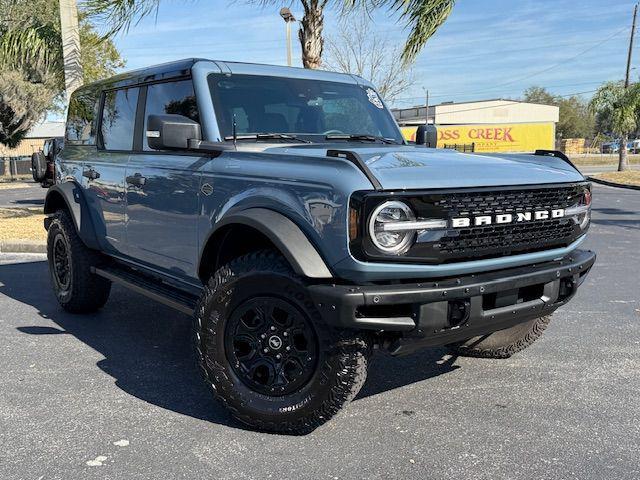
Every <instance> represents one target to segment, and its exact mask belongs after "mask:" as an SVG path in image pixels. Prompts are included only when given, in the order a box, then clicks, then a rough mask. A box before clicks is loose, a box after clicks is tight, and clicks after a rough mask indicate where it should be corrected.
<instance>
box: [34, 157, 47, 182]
mask: <svg viewBox="0 0 640 480" xmlns="http://www.w3.org/2000/svg"><path fill="white" fill-rule="evenodd" d="M31 176H32V177H33V181H34V182H36V183H41V182H43V181H44V179H45V178H46V176H47V159H46V158H45V156H44V154H43V153H42V152H34V153H32V154H31Z"/></svg>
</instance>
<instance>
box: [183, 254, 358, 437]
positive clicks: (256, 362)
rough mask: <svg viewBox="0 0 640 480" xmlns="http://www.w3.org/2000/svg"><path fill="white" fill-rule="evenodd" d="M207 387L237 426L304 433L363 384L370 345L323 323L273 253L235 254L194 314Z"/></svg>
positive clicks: (303, 290) (298, 282) (214, 278)
mask: <svg viewBox="0 0 640 480" xmlns="http://www.w3.org/2000/svg"><path fill="white" fill-rule="evenodd" d="M195 347H196V354H197V358H198V362H199V365H200V368H201V370H202V372H203V374H204V378H205V382H206V383H207V384H208V385H209V386H210V387H211V389H212V391H213V393H214V395H215V396H216V397H217V398H218V399H219V400H220V401H221V402H222V403H223V404H224V405H225V406H226V407H227V408H228V409H229V410H230V412H231V413H232V415H233V416H234V417H235V418H237V419H238V420H240V421H241V422H243V423H245V424H247V425H249V426H251V427H253V428H257V429H260V430H265V431H271V432H280V433H288V434H305V433H308V432H310V431H312V430H314V429H315V428H317V427H318V426H320V425H322V424H323V423H324V422H326V421H327V420H329V419H330V418H331V417H333V416H334V415H335V414H336V413H337V412H338V411H339V410H340V409H341V408H342V407H343V406H345V405H346V404H347V403H348V402H350V401H351V400H352V399H353V398H354V397H355V396H356V394H357V393H358V392H359V390H360V388H361V387H362V385H363V384H364V381H365V379H366V375H367V362H368V359H369V356H370V347H369V342H367V339H366V338H365V337H363V336H362V335H360V334H358V333H357V332H348V331H344V330H336V329H333V328H331V327H329V326H327V325H326V324H324V323H323V322H322V319H321V317H320V314H319V312H318V310H317V309H316V307H315V304H314V302H313V301H312V300H311V298H310V296H309V294H308V292H307V290H306V287H305V285H304V284H303V283H302V281H301V279H300V278H298V277H297V276H296V275H295V274H294V273H293V272H292V271H291V268H290V267H289V265H288V264H287V262H286V261H285V260H284V259H283V258H282V257H281V256H280V255H278V254H277V253H275V252H271V251H262V252H256V253H251V254H248V255H245V256H242V257H239V258H237V259H235V260H233V261H231V262H230V263H229V264H227V265H225V266H223V267H221V268H220V269H219V270H218V271H217V272H216V273H215V274H214V275H213V276H212V278H211V280H210V281H209V283H208V285H207V286H206V288H205V291H204V293H203V295H202V298H201V300H200V303H199V306H198V308H197V310H196V315H195Z"/></svg>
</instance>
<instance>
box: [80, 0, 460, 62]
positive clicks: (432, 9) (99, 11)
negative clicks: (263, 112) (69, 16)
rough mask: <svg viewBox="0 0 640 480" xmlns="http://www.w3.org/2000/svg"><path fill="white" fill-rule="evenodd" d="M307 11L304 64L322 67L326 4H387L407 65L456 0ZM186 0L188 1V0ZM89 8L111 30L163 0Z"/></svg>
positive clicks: (307, 7)
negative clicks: (402, 30) (400, 25)
mask: <svg viewBox="0 0 640 480" xmlns="http://www.w3.org/2000/svg"><path fill="white" fill-rule="evenodd" d="M248 1H249V2H251V3H258V4H262V5H281V4H282V2H281V1H279V0H248ZM299 1H300V6H301V7H302V10H303V11H304V16H303V17H302V20H301V21H300V30H299V31H298V38H299V40H300V46H301V47H302V64H303V65H304V67H305V68H319V67H320V65H321V63H322V52H323V48H324V38H323V35H322V30H323V28H324V12H325V10H326V9H327V8H331V9H336V10H340V11H341V12H342V14H343V16H345V15H348V14H351V13H353V12H354V10H365V11H371V10H373V9H378V8H386V9H388V10H389V11H391V12H394V13H397V14H398V15H399V16H400V20H401V21H403V22H404V23H405V25H406V26H407V28H408V29H409V36H408V37H407V41H406V42H405V45H404V49H403V51H402V61H403V63H404V64H405V65H408V64H409V63H411V62H412V61H413V60H414V59H415V57H416V55H417V54H418V53H419V52H420V50H421V49H422V47H424V45H425V44H426V42H427V40H429V38H431V36H432V35H433V34H434V33H435V31H436V30H437V29H438V27H440V25H442V24H443V23H444V21H445V20H446V19H447V17H448V16H449V14H450V13H451V9H452V8H453V5H454V3H455V0H412V1H408V0H299ZM185 3H187V2H185ZM85 5H86V7H87V11H88V12H89V13H90V14H91V15H96V16H98V17H99V18H101V19H102V20H103V21H104V22H106V23H107V24H109V25H110V32H116V31H120V30H123V29H127V28H129V26H130V25H131V24H132V22H137V21H139V20H140V19H141V18H142V17H145V16H147V15H150V14H153V13H154V12H156V11H157V9H158V6H159V5H160V0H86V3H85Z"/></svg>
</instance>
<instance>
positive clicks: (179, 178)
mask: <svg viewBox="0 0 640 480" xmlns="http://www.w3.org/2000/svg"><path fill="white" fill-rule="evenodd" d="M201 164H202V162H201V160H200V159H199V158H198V157H193V156H187V155H175V154H170V153H168V154H156V153H149V154H145V153H135V154H132V155H131V157H130V161H129V165H128V167H127V172H126V179H127V180H126V182H127V184H126V203H127V212H126V219H127V220H126V229H127V243H128V247H129V252H128V253H129V256H130V257H131V258H133V259H135V260H137V261H140V262H143V263H146V264H149V265H152V266H153V267H154V268H158V269H161V270H165V271H167V272H168V273H171V274H172V275H174V276H178V277H182V278H185V279H193V278H197V274H196V270H197V265H196V263H197V259H198V232H197V217H198V209H199V193H198V192H199V191H200V177H201V173H200V165H201ZM141 179H142V180H141Z"/></svg>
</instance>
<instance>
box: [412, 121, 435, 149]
mask: <svg viewBox="0 0 640 480" xmlns="http://www.w3.org/2000/svg"><path fill="white" fill-rule="evenodd" d="M437 144H438V130H437V129H436V127H435V125H432V124H429V125H420V126H419V127H418V129H417V130H416V145H426V146H427V147H432V148H436V145H437Z"/></svg>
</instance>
